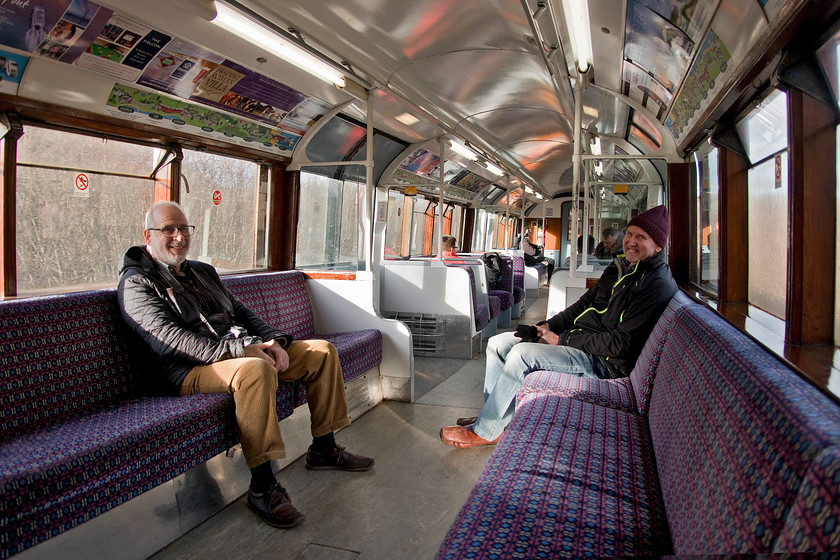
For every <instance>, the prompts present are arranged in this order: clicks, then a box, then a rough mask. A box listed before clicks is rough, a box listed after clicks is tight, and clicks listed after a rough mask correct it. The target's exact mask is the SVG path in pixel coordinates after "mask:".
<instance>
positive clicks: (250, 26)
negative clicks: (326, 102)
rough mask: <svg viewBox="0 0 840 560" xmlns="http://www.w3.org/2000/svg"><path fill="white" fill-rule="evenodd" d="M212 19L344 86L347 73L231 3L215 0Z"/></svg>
mask: <svg viewBox="0 0 840 560" xmlns="http://www.w3.org/2000/svg"><path fill="white" fill-rule="evenodd" d="M211 22H212V23H214V24H216V25H218V26H219V27H221V28H222V29H225V30H226V31H229V32H230V33H233V34H234V35H236V36H238V37H241V38H242V39H245V40H246V41H248V42H249V43H251V44H253V45H255V46H257V47H259V48H261V49H265V50H266V51H268V52H270V53H272V54H275V55H277V56H279V57H280V58H282V59H283V60H285V61H286V62H290V63H292V64H294V65H295V66H297V67H298V68H300V69H302V70H305V71H307V72H309V73H310V74H312V75H313V76H316V77H318V78H320V79H322V80H324V81H325V82H328V83H331V84H335V85H336V86H338V87H340V88H343V87H344V86H345V83H346V82H345V79H344V74H343V73H342V72H341V71H339V70H337V69H336V68H334V67H333V66H331V65H329V64H327V63H326V62H324V61H323V60H321V59H320V58H318V57H317V56H315V55H314V54H312V53H310V52H308V51H307V50H305V49H303V48H301V47H299V46H298V45H296V44H294V43H293V42H291V41H289V40H287V39H284V38H283V37H281V36H280V35H278V34H277V33H276V32H274V31H272V30H270V29H267V28H266V27H264V26H262V25H261V24H259V23H257V22H256V21H254V20H252V19H250V18H248V17H247V16H245V15H243V14H241V13H239V12H238V11H236V10H234V9H233V8H231V7H230V6H227V5H225V4H222V3H221V2H216V17H215V18H213V19H212V20H211Z"/></svg>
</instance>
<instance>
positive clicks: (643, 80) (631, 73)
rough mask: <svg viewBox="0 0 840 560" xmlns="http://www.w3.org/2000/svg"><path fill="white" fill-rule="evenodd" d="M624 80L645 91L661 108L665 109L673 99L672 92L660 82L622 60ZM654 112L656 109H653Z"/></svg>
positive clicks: (641, 69)
mask: <svg viewBox="0 0 840 560" xmlns="http://www.w3.org/2000/svg"><path fill="white" fill-rule="evenodd" d="M624 81H625V82H627V83H629V84H630V85H631V86H636V87H637V88H639V90H641V92H642V93H643V94H644V93H646V94H647V95H648V96H650V98H651V99H652V100H653V101H655V102H656V103H657V104H658V105H659V106H660V107H661V108H663V109H665V110H667V109H668V106H669V105H670V104H671V100H672V99H673V97H674V96H673V94H672V93H671V92H670V91H668V90H667V89H666V88H665V86H663V85H662V84H660V83H659V82H658V81H657V80H656V79H655V78H654V77H653V76H651V75H650V74H648V73H647V72H646V71H645V70H644V69H643V68H640V67H638V66H636V65H635V64H633V63H632V62H627V61H625V62H624ZM654 112H656V111H654Z"/></svg>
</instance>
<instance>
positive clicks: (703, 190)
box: [692, 144, 720, 293]
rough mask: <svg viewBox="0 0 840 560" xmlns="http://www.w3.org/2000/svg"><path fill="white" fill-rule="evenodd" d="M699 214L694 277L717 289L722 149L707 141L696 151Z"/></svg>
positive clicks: (702, 283) (694, 251)
mask: <svg viewBox="0 0 840 560" xmlns="http://www.w3.org/2000/svg"><path fill="white" fill-rule="evenodd" d="M694 163H695V169H694V177H693V179H694V182H695V185H694V186H695V196H696V204H697V207H696V216H694V220H693V223H694V225H695V227H694V228H693V231H695V232H696V236H697V237H696V239H695V240H694V248H693V255H694V267H693V271H692V280H693V281H694V282H695V283H696V284H698V285H699V286H700V287H702V288H704V289H706V290H709V291H710V292H713V293H717V291H718V283H719V281H720V273H719V269H718V268H719V265H720V218H719V215H718V212H719V206H718V191H719V188H720V183H719V182H718V149H717V148H713V147H712V146H711V144H706V145H705V146H704V147H703V148H702V149H700V150H699V151H697V152H695V153H694Z"/></svg>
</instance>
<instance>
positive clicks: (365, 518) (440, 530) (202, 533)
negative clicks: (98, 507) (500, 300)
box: [152, 294, 547, 560]
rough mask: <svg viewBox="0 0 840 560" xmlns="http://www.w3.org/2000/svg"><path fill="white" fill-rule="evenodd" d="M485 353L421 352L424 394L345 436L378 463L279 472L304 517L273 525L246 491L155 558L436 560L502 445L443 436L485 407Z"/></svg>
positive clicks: (529, 312) (527, 319)
mask: <svg viewBox="0 0 840 560" xmlns="http://www.w3.org/2000/svg"><path fill="white" fill-rule="evenodd" d="M546 300H547V297H546V296H545V294H541V297H540V298H538V299H536V300H527V301H526V302H525V303H526V311H525V312H524V313H523V315H522V317H521V318H520V319H518V320H515V322H514V325H513V327H514V328H515V326H516V323H528V324H534V323H536V322H538V321H541V320H543V319H545V309H546ZM511 330H513V329H511ZM484 361H485V359H484V356H483V354H482V355H481V356H479V357H476V358H474V359H472V360H450V359H442V358H433V357H417V358H415V398H416V402H415V403H411V404H409V403H400V402H391V401H386V402H383V403H382V404H380V405H379V406H377V407H375V408H374V409H373V410H371V411H370V412H368V413H367V414H365V415H364V416H362V417H361V418H359V419H358V420H356V421H355V422H354V423H353V424H352V425H350V426H349V427H347V428H345V429H344V430H342V431H341V432H340V433H339V434H338V435H337V439H338V441H339V443H341V444H342V445H344V446H346V447H347V448H348V449H349V450H351V451H354V452H358V453H362V454H365V455H370V456H372V457H374V458H375V459H376V465H375V466H374V468H373V469H372V470H370V471H368V472H365V473H346V472H338V471H309V470H307V469H306V468H305V467H304V461H303V459H302V458H301V459H298V460H297V461H295V462H294V463H292V464H291V465H290V466H288V467H286V468H285V469H283V470H282V471H281V472H280V473H278V478H279V479H280V481H281V482H282V483H283V485H284V486H286V488H287V489H288V490H289V493H290V494H291V496H292V499H293V501H294V503H295V506H296V507H297V508H298V509H300V510H301V511H302V512H303V513H305V514H306V521H305V522H304V523H303V524H302V525H300V526H298V527H296V528H294V529H286V530H284V529H275V528H273V527H270V526H269V525H266V524H265V523H263V522H262V521H261V520H260V519H259V517H257V515H256V514H254V513H253V512H251V511H250V510H249V509H248V507H247V505H246V503H245V499H244V498H240V499H239V500H237V501H235V502H234V503H232V504H231V505H230V506H228V507H227V508H225V509H224V510H222V511H221V512H220V513H219V514H217V515H216V516H214V517H212V518H211V519H209V520H208V521H206V522H205V523H203V524H201V525H199V526H198V527H197V528H195V529H194V530H193V531H191V532H190V533H188V534H187V535H186V536H184V537H183V538H181V539H179V540H177V541H175V542H174V543H172V544H171V545H169V546H168V547H166V548H165V549H163V550H162V551H160V552H158V553H157V554H155V555H154V556H152V558H153V559H154V560H187V559H194V558H195V559H198V558H201V559H215V558H219V559H231V558H243V559H244V558H248V559H250V558H284V559H285V558H288V559H299V560H356V559H359V560H361V559H366V560H373V559H383V560H385V559H387V560H400V559H406V560H409V559H410V560H425V559H428V560H431V559H432V558H434V556H435V554H436V553H437V550H438V547H439V545H440V543H441V541H442V540H443V538H444V536H445V535H446V532H447V530H448V529H449V526H450V524H451V523H452V521H453V520H454V519H455V516H456V515H457V513H458V511H459V510H460V508H461V505H462V504H463V503H464V501H465V499H466V498H467V496H468V495H469V493H470V490H471V489H472V487H473V485H474V484H475V481H476V480H477V478H478V475H479V473H480V471H481V469H482V467H483V466H484V464H485V463H486V462H487V459H488V458H489V456H490V454H491V453H492V452H493V448H492V447H478V448H473V449H455V448H452V447H449V446H447V445H444V444H443V443H441V441H440V439H439V437H438V432H439V430H440V428H441V426H445V425H451V424H454V422H455V419H456V418H458V417H459V416H473V415H475V414H477V413H478V411H479V409H480V408H481V406H482V401H483V399H482V386H483V381H484Z"/></svg>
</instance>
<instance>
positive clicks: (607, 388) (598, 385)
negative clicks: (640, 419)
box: [516, 371, 636, 412]
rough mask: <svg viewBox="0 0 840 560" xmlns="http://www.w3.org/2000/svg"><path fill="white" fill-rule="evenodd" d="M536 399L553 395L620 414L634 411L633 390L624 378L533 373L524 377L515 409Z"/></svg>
mask: <svg viewBox="0 0 840 560" xmlns="http://www.w3.org/2000/svg"><path fill="white" fill-rule="evenodd" d="M538 395H557V396H559V397H567V398H572V399H578V400H580V401H584V402H590V403H593V404H597V405H601V406H608V407H610V408H614V409H616V410H623V411H624V412H635V411H636V399H635V398H634V397H633V386H632V384H631V383H630V379H629V378H627V377H624V378H621V379H595V378H593V377H580V376H577V375H566V374H564V373H559V372H556V371H535V372H532V373H529V374H528V376H527V377H525V382H524V383H523V384H522V387H521V388H520V389H519V393H518V394H517V395H516V406H521V403H522V402H523V401H525V400H526V399H530V398H533V397H534V396H538Z"/></svg>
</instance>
